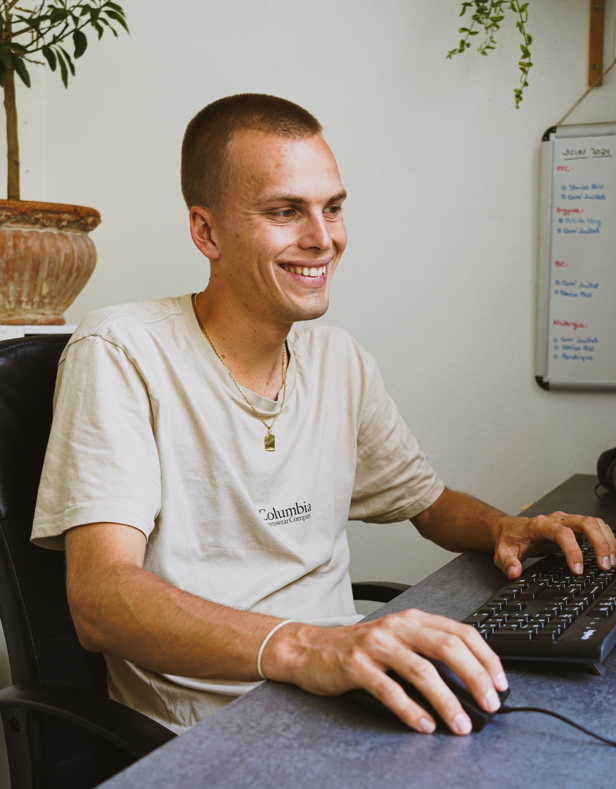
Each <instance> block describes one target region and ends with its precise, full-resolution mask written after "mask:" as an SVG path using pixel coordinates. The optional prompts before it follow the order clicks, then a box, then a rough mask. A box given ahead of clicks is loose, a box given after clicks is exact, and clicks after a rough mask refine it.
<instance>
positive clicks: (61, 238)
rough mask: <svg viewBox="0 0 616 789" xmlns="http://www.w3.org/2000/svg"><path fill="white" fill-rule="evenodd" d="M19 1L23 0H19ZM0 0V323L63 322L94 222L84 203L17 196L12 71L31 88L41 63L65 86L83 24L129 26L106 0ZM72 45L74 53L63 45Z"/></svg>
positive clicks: (85, 264)
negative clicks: (0, 120) (0, 189)
mask: <svg viewBox="0 0 616 789" xmlns="http://www.w3.org/2000/svg"><path fill="white" fill-rule="evenodd" d="M22 2H23V0H22ZM18 3H19V0H0V85H1V86H2V87H3V88H4V107H5V110H6V139H7V164H8V177H7V198H8V199H7V200H0V324H56V325H58V324H64V322H65V321H64V318H63V315H62V314H63V312H64V311H65V310H66V309H67V308H68V307H69V306H70V305H71V304H72V303H73V301H74V300H75V298H76V297H77V295H78V294H79V293H80V292H81V290H82V289H83V287H84V286H85V284H86V282H87V281H88V279H89V278H90V276H91V274H92V272H93V271H94V266H95V265H96V249H95V247H94V244H93V243H92V240H91V239H90V238H89V236H88V233H89V232H90V231H92V230H94V229H95V228H96V227H97V226H98V225H99V224H100V221H101V218H100V214H99V213H98V211H96V210H94V209H93V208H86V207H85V206H73V205H62V204H57V203H37V202H30V201H23V200H21V199H20V188H19V139H18V132H17V105H16V100H15V74H17V75H18V76H19V78H20V79H21V81H22V82H23V83H24V85H26V86H27V87H28V88H29V87H30V71H29V66H30V65H31V64H36V65H38V66H46V65H48V66H49V68H50V69H51V70H52V71H58V72H59V74H60V76H61V78H62V82H63V83H64V86H65V87H68V81H69V75H72V76H75V65H74V62H73V61H74V60H77V59H78V58H80V57H81V56H82V55H83V54H84V52H85V51H86V49H87V46H88V38H87V35H86V32H85V31H86V30H87V29H90V30H92V31H94V32H95V33H96V34H97V36H98V38H99V39H100V38H101V37H102V36H103V34H104V33H105V30H110V31H111V32H112V33H113V34H114V35H115V36H117V35H118V32H117V31H118V29H119V28H124V29H125V30H126V31H127V32H128V26H127V24H126V17H125V13H124V11H123V9H122V8H121V7H120V6H119V5H117V3H114V2H111V0H79V2H74V1H73V2H70V0H34V2H33V3H32V4H31V8H24V7H23V6H22V5H18ZM70 46H72V49H73V54H72V55H70V54H69V52H68V51H67V48H68V47H70Z"/></svg>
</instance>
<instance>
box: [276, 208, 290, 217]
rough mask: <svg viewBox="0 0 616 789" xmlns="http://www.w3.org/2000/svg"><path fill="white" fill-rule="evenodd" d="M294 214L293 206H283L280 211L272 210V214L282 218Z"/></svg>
mask: <svg viewBox="0 0 616 789" xmlns="http://www.w3.org/2000/svg"><path fill="white" fill-rule="evenodd" d="M294 215H295V209H294V208H283V209H282V211H274V216H279V217H281V218H282V219H291V217H292V216H294Z"/></svg>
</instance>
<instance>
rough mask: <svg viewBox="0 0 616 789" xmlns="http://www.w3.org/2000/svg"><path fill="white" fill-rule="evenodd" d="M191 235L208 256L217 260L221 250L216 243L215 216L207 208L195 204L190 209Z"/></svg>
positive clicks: (197, 245) (199, 248) (196, 244)
mask: <svg viewBox="0 0 616 789" xmlns="http://www.w3.org/2000/svg"><path fill="white" fill-rule="evenodd" d="M189 217H190V235H191V236H192V240H193V243H194V245H195V246H196V247H197V249H198V250H199V251H200V252H202V253H203V254H204V255H205V257H206V258H209V259H210V260H217V259H218V258H219V257H220V250H219V248H218V244H217V243H216V234H215V233H214V232H213V229H212V225H213V216H212V213H211V212H210V211H209V210H208V209H207V208H201V206H198V205H195V206H193V207H192V208H191V209H190V214H189Z"/></svg>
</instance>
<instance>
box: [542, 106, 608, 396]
mask: <svg viewBox="0 0 616 789" xmlns="http://www.w3.org/2000/svg"><path fill="white" fill-rule="evenodd" d="M608 135H609V136H616V121H614V123H584V124H572V125H570V126H552V127H551V128H550V129H548V130H547V131H546V132H545V134H544V135H543V138H542V142H541V151H540V179H541V180H540V186H539V255H538V269H537V343H536V355H535V381H536V382H537V384H538V385H539V386H540V387H541V388H542V389H546V390H550V391H555V390H574V389H577V390H586V391H593V392H614V391H616V384H593V383H571V384H565V383H550V381H548V380H547V378H546V376H547V371H548V344H549V343H548V340H549V309H550V299H549V296H550V272H551V260H552V255H551V238H552V224H551V222H552V217H553V212H552V208H553V194H552V184H553V166H552V165H553V162H554V140H556V139H562V138H564V137H606V136H608Z"/></svg>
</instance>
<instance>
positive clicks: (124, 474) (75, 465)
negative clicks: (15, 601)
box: [32, 336, 161, 549]
mask: <svg viewBox="0 0 616 789" xmlns="http://www.w3.org/2000/svg"><path fill="white" fill-rule="evenodd" d="M160 502H161V490H160V465H159V458H158V451H157V448H156V444H155V441H154V435H153V430H152V411H151V403H150V396H149V393H148V390H147V388H146V385H145V383H144V380H143V377H142V375H141V374H140V373H139V371H138V370H137V369H136V367H135V365H134V364H133V363H132V361H131V360H130V359H129V358H128V357H127V355H126V354H125V352H124V351H123V350H122V349H121V348H119V347H118V346H116V345H114V344H113V343H111V342H109V341H107V340H105V339H103V338H102V337H99V336H87V337H84V338H83V339H80V340H77V341H76V342H74V343H72V344H71V345H69V346H68V348H67V351H66V355H65V356H64V357H63V359H62V360H61V362H60V365H59V369H58V381H57V384H56V396H55V406H54V418H53V424H52V429H51V435H50V438H49V443H48V445H47V453H46V455H45V463H44V466H43V473H42V477H41V484H40V487H39V492H38V499H37V504H36V513H35V517H34V527H33V531H32V541H33V542H34V543H36V544H37V545H40V546H42V547H46V548H55V549H63V548H64V533H65V532H66V531H67V530H68V529H71V528H73V527H74V526H80V525H83V524H86V523H100V522H108V523H122V524H126V525H128V526H133V527H135V528H137V529H140V530H141V531H142V532H143V533H144V534H145V535H146V537H147V536H149V534H150V532H151V531H152V529H153V528H154V520H155V518H156V517H157V515H158V512H159V510H160Z"/></svg>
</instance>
